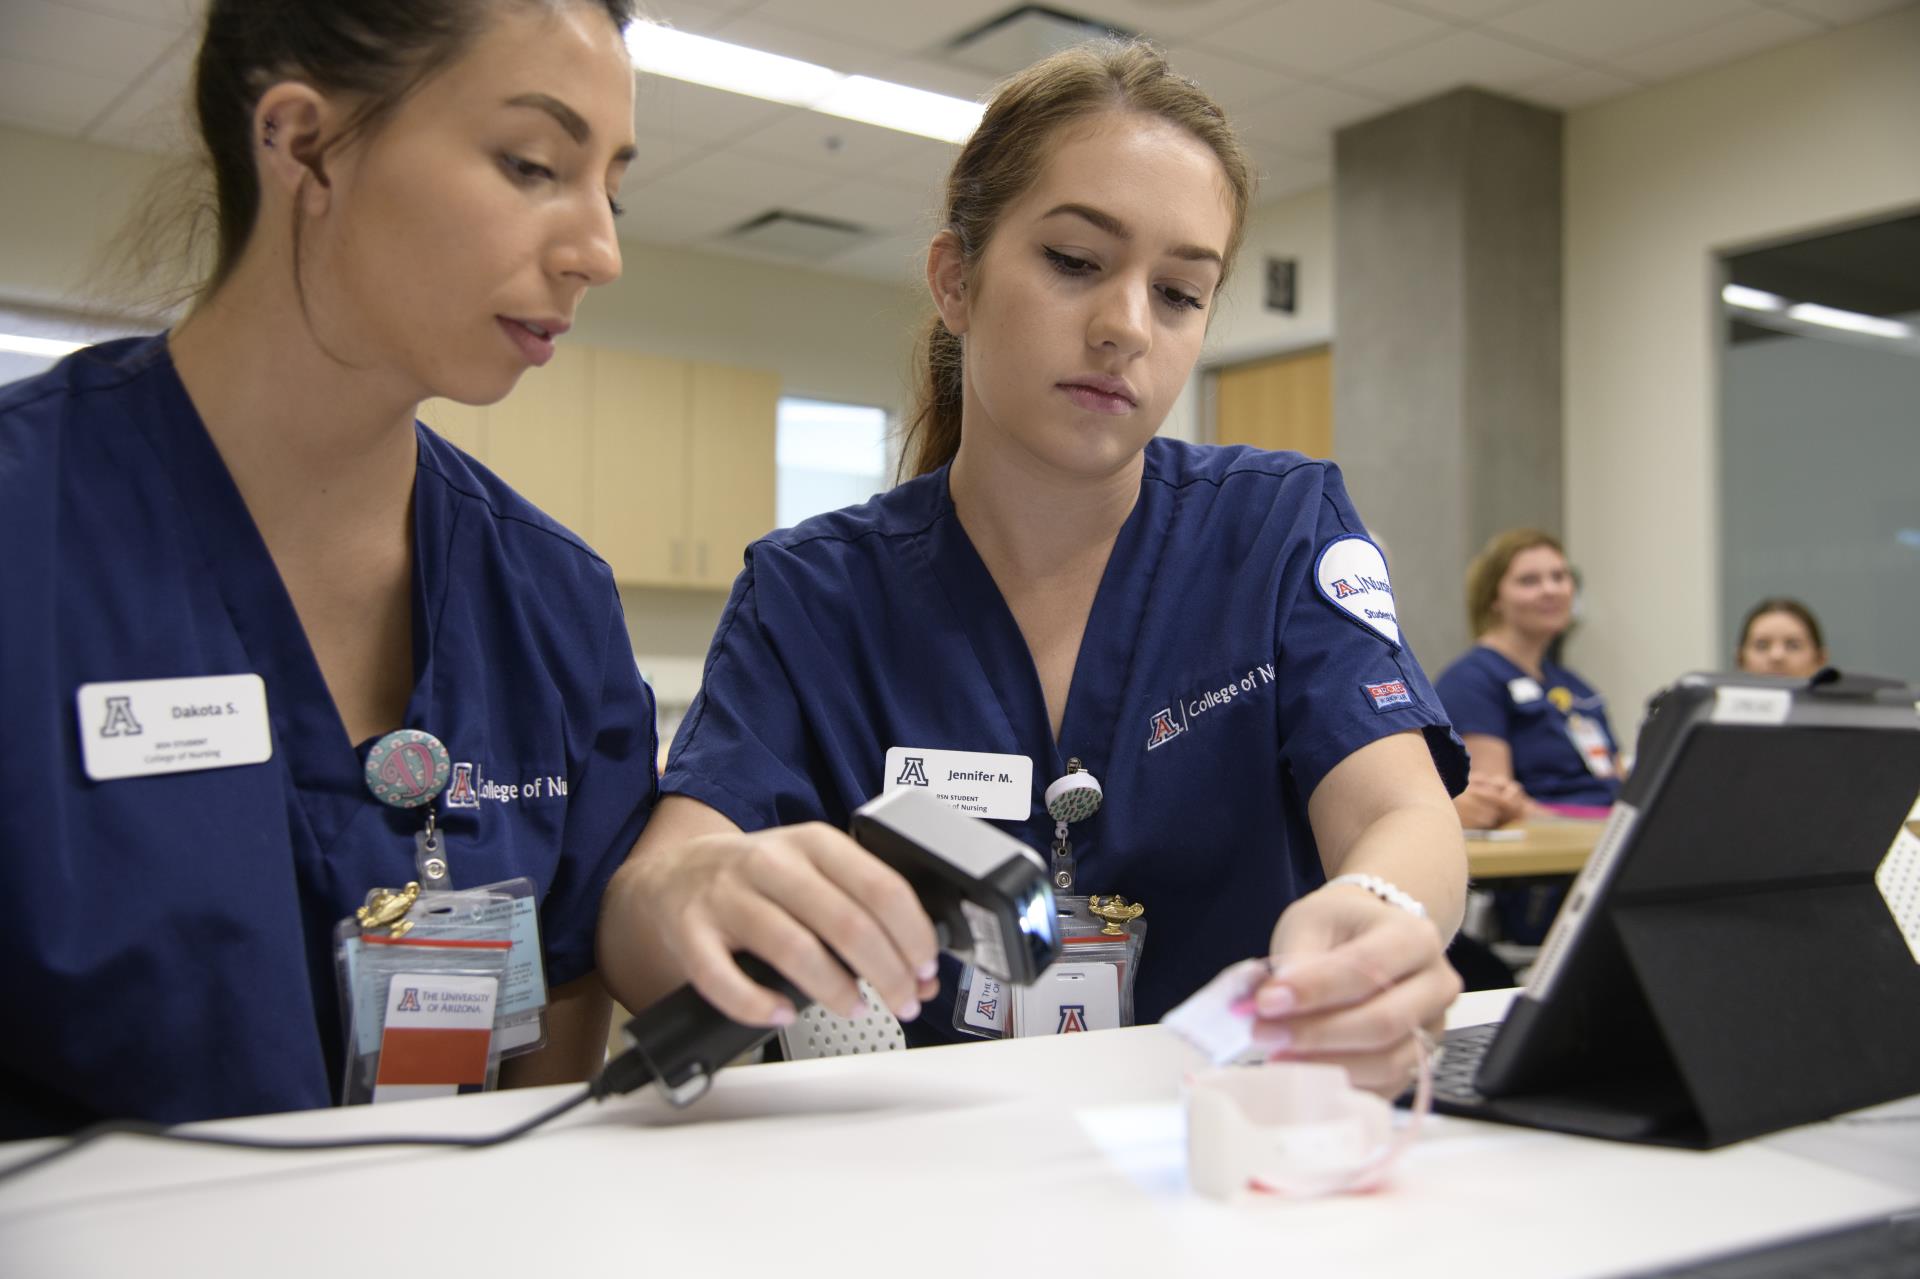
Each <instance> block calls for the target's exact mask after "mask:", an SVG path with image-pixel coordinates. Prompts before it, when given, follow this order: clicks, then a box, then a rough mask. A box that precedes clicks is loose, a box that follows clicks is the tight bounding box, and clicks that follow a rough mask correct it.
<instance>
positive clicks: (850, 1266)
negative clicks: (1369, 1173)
mask: <svg viewBox="0 0 1920 1279" xmlns="http://www.w3.org/2000/svg"><path fill="white" fill-rule="evenodd" d="M1511 997H1512V992H1484V993H1480V994H1475V995H1469V996H1466V997H1464V998H1463V999H1462V1000H1461V1001H1460V1003H1459V1004H1458V1005H1456V1008H1455V1011H1454V1013H1453V1015H1452V1017H1451V1018H1450V1020H1451V1021H1452V1023H1453V1024H1456V1025H1459V1024H1472V1023H1473V1022H1476V1021H1485V1020H1490V1019H1494V1018H1497V1017H1498V1016H1500V1015H1501V1014H1502V1012H1503V1010H1504V1008H1505V1002H1506V1000H1508V999H1510V998H1511ZM1192 1065H1193V1060H1192V1058H1191V1057H1190V1056H1189V1050H1188V1049H1187V1048H1186V1047H1185V1046H1184V1045H1182V1044H1180V1043H1179V1042H1178V1041H1177V1040H1175V1038H1174V1037H1173V1036H1172V1035H1171V1034H1170V1033H1169V1032H1167V1031H1165V1030H1163V1029H1162V1028H1160V1027H1158V1026H1144V1027H1136V1028H1133V1029H1128V1030H1117V1031H1105V1032H1096V1033H1092V1034H1084V1035H1062V1036H1055V1037H1048V1038H1041V1039H1027V1040H1014V1041H1003V1042H995V1043H984V1042H983V1043H979V1044H969V1045H961V1046H955V1047H949V1048H933V1049H922V1050H918V1051H914V1052H904V1053H903V1052H896V1053H887V1054H879V1055H868V1056H858V1057H842V1058H827V1059H820V1060H815V1061H803V1062H789V1063H783V1064H779V1065H768V1066H745V1067H735V1068H733V1069H730V1070H727V1071H724V1072H722V1073H721V1074H720V1075H719V1076H718V1077H717V1079H716V1082H715V1084H714V1088H713V1091H712V1093H710V1094H709V1095H708V1096H707V1097H706V1098H705V1099H704V1100H702V1101H700V1102H699V1103H697V1104H696V1105H694V1106H693V1107H691V1108H690V1109H688V1110H685V1111H674V1110H672V1109H671V1108H670V1107H669V1106H668V1105H666V1103H665V1102H664V1101H662V1100H661V1099H660V1098H659V1097H658V1096H657V1095H655V1094H654V1093H652V1092H651V1090H647V1091H643V1092H641V1093H636V1094H634V1095H633V1096H630V1097H626V1098H619V1099H615V1100H613V1101H611V1102H608V1103H606V1104H604V1105H599V1106H592V1107H588V1108H584V1109H582V1110H580V1111H576V1112H574V1113H572V1114H570V1115H568V1116H566V1117H564V1118H562V1119H561V1120H559V1121H557V1122H556V1123H555V1124H553V1125H552V1126H551V1127H550V1128H548V1129H545V1130H542V1131H539V1132H536V1133H534V1134H532V1135H531V1136H528V1137H526V1138H524V1139H522V1140H520V1141H517V1142H514V1143H512V1144H510V1145H507V1146H504V1147H501V1148H497V1149H493V1150H487V1151H433V1150H374V1151H343V1152H319V1153H305V1154H279V1153H273V1154H262V1153H258V1152H250V1151H237V1150H220V1149H212V1148H201V1147H191V1146H181V1145H177V1144H165V1143H157V1142H150V1141H142V1140H138V1139H129V1138H114V1139H110V1140H108V1141H106V1142H103V1143H101V1144H100V1145H99V1146H97V1147H91V1148H88V1149H86V1150H83V1151H80V1152H78V1153H76V1154H75V1155H73V1156H71V1157H70V1158H68V1159H65V1160H62V1161H60V1162H59V1163H56V1164H52V1165H49V1166H48V1167H46V1168H44V1169H42V1170H40V1171H38V1172H36V1173H33V1174H31V1175H29V1176H27V1177H25V1178H23V1179H22V1180H21V1181H19V1182H17V1183H0V1273H5V1274H8V1275H23V1276H24V1275H33V1276H42V1275H46V1276H56V1275H125V1274H133V1273H150V1272H152V1270H153V1269H154V1267H155V1265H158V1266H159V1269H160V1270H161V1272H162V1273H173V1272H175V1271H176V1270H178V1271H180V1272H186V1271H188V1270H191V1272H192V1273H194V1274H195V1275H196V1277H198V1276H206V1275H227V1274H233V1275H239V1274H249V1275H255V1274H271V1275H323V1274H324V1275H338V1274H339V1273H341V1272H342V1271H343V1270H346V1269H347V1268H350V1267H351V1268H354V1269H362V1268H371V1269H375V1270H378V1271H380V1272H385V1273H395V1272H397V1273H402V1274H405V1273H418V1271H417V1269H416V1268H417V1267H421V1266H430V1267H433V1268H434V1271H435V1272H438V1273H447V1274H487V1275H493V1274H502V1275H504V1274H514V1275H519V1274H537V1275H544V1274H548V1273H554V1274H559V1273H565V1272H566V1271H567V1270H569V1269H573V1268H577V1267H591V1268H592V1269H593V1270H594V1271H600V1272H604V1271H605V1268H607V1267H618V1268H619V1272H620V1273H622V1274H643V1273H644V1274H689V1275H697V1274H738V1273H746V1272H748V1271H749V1270H752V1271H755V1272H759V1273H769V1274H796V1273H797V1274H822V1275H829V1274H831V1275H847V1274H852V1275H860V1274H889V1275H891V1274H913V1275H922V1274H924V1275H947V1274H978V1273H982V1272H990V1271H1000V1270H1005V1269H1006V1268H1007V1267H1009V1266H1015V1267H1017V1268H1018V1270H1019V1272H1021V1273H1033V1272H1035V1271H1036V1270H1037V1269H1039V1268H1042V1267H1044V1268H1046V1269H1048V1270H1054V1271H1057V1270H1058V1268H1060V1267H1063V1266H1070V1265H1077V1266H1080V1267H1084V1268H1086V1269H1088V1270H1092V1269H1094V1268H1096V1267H1097V1268H1098V1270H1099V1272H1100V1273H1101V1274H1102V1275H1103V1276H1105V1275H1135V1274H1138V1275H1155V1276H1168V1275H1187V1274H1224V1273H1228V1272H1229V1271H1238V1270H1241V1269H1245V1268H1250V1267H1253V1266H1260V1267H1262V1268H1268V1269H1272V1268H1276V1267H1277V1269H1276V1270H1275V1272H1276V1273H1285V1274H1287V1275H1290V1276H1291V1275H1310V1274H1322V1273H1325V1274H1339V1275H1343V1276H1369V1275H1380V1276H1392V1277H1393V1279H1407V1277H1409V1276H1419V1279H1436V1277H1438V1276H1448V1275H1488V1274H1499V1273H1513V1274H1527V1275H1533V1276H1553V1275H1604V1274H1617V1273H1620V1272H1622V1271H1626V1270H1630V1269H1633V1268H1636V1267H1640V1266H1645V1265H1648V1264H1651V1263H1653V1262H1655V1261H1659V1260H1663V1259H1670V1258H1678V1257H1686V1256H1697V1255H1704V1254H1708V1253H1711V1252H1714V1251H1719V1250H1724V1249H1726V1248H1729V1247H1732V1246H1735V1245H1737V1244H1740V1243H1744V1242H1748V1241H1757V1240H1761V1239H1765V1238H1780V1237H1786V1236H1789V1235H1792V1234H1795V1233H1801V1232H1804V1231H1808V1230H1812V1229H1816V1228H1819V1227H1823V1226H1827V1225H1830V1224H1835V1223H1839V1222H1842V1221H1848V1220H1853V1219H1857V1218H1862V1217H1866V1216H1869V1215H1873V1214H1877V1213H1884V1212H1888V1211H1893V1210H1896V1209H1899V1208H1902V1207H1905V1206H1909V1205H1912V1204H1915V1203H1920V1178H1916V1177H1914V1176H1910V1175H1909V1173H1910V1172H1912V1171H1913V1170H1912V1169H1911V1168H1910V1167H1909V1165H1910V1164H1912V1163H1913V1162H1914V1161H1913V1160H1912V1159H1909V1158H1905V1157H1903V1156H1902V1155H1901V1154H1899V1153H1898V1151H1896V1152H1894V1153H1893V1154H1891V1155H1890V1154H1888V1153H1887V1151H1886V1149H1885V1147H1884V1143H1881V1145H1879V1146H1875V1147H1874V1149H1875V1151H1877V1152H1878V1157H1880V1158H1882V1159H1883V1160H1886V1161H1887V1162H1886V1164H1885V1166H1884V1167H1883V1168H1876V1167H1870V1166H1868V1165H1865V1164H1862V1163H1860V1161H1858V1160H1853V1161H1850V1160H1849V1159H1848V1158H1846V1157H1845V1156H1844V1154H1843V1155H1842V1157H1839V1158H1835V1157H1834V1151H1833V1149H1831V1148H1829V1149H1826V1150H1822V1149H1821V1148H1820V1147H1821V1144H1822V1143H1823V1142H1825V1143H1826V1145H1827V1146H1828V1147H1832V1146H1833V1145H1834V1143H1835V1141H1838V1142H1839V1143H1840V1145H1842V1146H1844V1145H1845V1142H1846V1140H1847V1139H1848V1137H1849V1134H1847V1133H1835V1132H1828V1131H1825V1130H1828V1129H1831V1128H1832V1125H1816V1126H1815V1127H1814V1128H1813V1129H1809V1130H1801V1131H1800V1132H1799V1133H1797V1134H1786V1135H1785V1138H1784V1139H1768V1140H1764V1141H1758V1142H1747V1143H1743V1144H1741V1145H1738V1146H1734V1147H1731V1148H1728V1149H1725V1150H1720V1151H1713V1152H1707V1153H1700V1152H1694V1151H1679V1150H1662V1149H1653V1148H1643V1147H1636V1146H1626V1145H1617V1144H1612V1143H1606V1142H1599V1141H1590V1140H1585V1139H1581V1138H1574V1137H1565V1136H1557V1135H1554V1134H1549V1133H1542V1132H1533V1131H1529V1130H1526V1129H1520V1128H1508V1127H1500V1126H1495V1125H1487V1124H1481V1123H1476V1122H1472V1121H1467V1120H1458V1119H1447V1118H1441V1117H1429V1119H1428V1120H1427V1121H1426V1126H1425V1128H1424V1130H1423V1132H1422V1133H1421V1135H1420V1138H1419V1140H1418V1141H1417V1142H1415V1143H1414V1145H1413V1146H1412V1147H1411V1148H1410V1149H1409V1150H1408V1152H1407V1153H1406V1155H1405V1157H1404V1158H1403V1159H1402V1160H1401V1162H1400V1164H1399V1165H1398V1167H1397V1168H1396V1169H1395V1171H1394V1174H1393V1176H1392V1179H1391V1181H1390V1183H1389V1184H1388V1185H1387V1186H1386V1187H1385V1188H1384V1189H1382V1190H1379V1191H1376V1192H1374V1193H1371V1194H1364V1195H1350V1196H1336V1197H1333V1198H1329V1199H1321V1200H1311V1201H1293V1200H1283V1199H1278V1198H1272V1197H1248V1198H1244V1199H1241V1200H1236V1201H1232V1202H1218V1201H1214V1200H1210V1199H1206V1198H1203V1197H1201V1196H1199V1195H1197V1194H1195V1193H1194V1192H1192V1191H1191V1190H1190V1189H1189V1188H1188V1186H1187V1183H1186V1172H1185V1136H1184V1118H1183V1115H1184V1112H1183V1108H1182V1103H1181V1100H1180V1089H1181V1080H1182V1078H1183V1076H1184V1075H1185V1073H1186V1072H1187V1070H1188V1069H1189V1068H1190V1067H1191V1066H1192ZM566 1092H567V1089H565V1088H547V1089H532V1090H523V1091H517V1092H504V1093H493V1094H488V1095H485V1096H478V1097H466V1098H454V1099H448V1100H443V1101H422V1102H410V1103H401V1104H396V1105H389V1106H381V1107H355V1108H352V1109H348V1110H331V1111H317V1112H306V1113H299V1114H289V1115H276V1116H266V1117H260V1118H255V1119H246V1120H229V1121H225V1123H224V1124H223V1125H222V1127H223V1128H224V1129H225V1130H227V1131H234V1132H245V1133H248V1134H254V1135H274V1136H282V1137H284V1136H296V1135H299V1136H309V1135H319V1134H332V1135H345V1134H351V1133H373V1132H397V1131H409V1132H413V1131H422V1132H468V1133H479V1132H486V1131H490V1130H494V1129H497V1128H500V1127H504V1126H506V1125H508V1124H510V1123H512V1122H514V1121H516V1120H518V1119H520V1118H523V1117H525V1116H528V1115H531V1114H533V1113H535V1112H537V1111H538V1110H539V1109H541V1108H543V1107H545V1106H548V1105H551V1104H552V1103H553V1102H554V1101H556V1100H558V1099H560V1098H562V1097H564V1096H565V1095H566ZM1861 1131H1863V1132H1864V1131H1866V1130H1865V1129H1862V1130H1861ZM1795 1139H1798V1140H1799V1141H1800V1142H1801V1145H1802V1148H1800V1149H1796V1148H1795V1147H1794V1145H1793V1142H1794V1140H1795ZM1809 1142H1811V1147H1810V1148H1809V1147H1808V1143H1809ZM36 1148H37V1144H36V1143H19V1144H18V1145H15V1146H5V1147H0V1159H4V1158H6V1157H8V1156H11V1155H13V1154H15V1153H20V1154H25V1153H30V1152H31V1151H32V1150H33V1149H36ZM1849 1162H1852V1163H1853V1164H1854V1165H1855V1166H1853V1167H1847V1166H1845V1165H1847V1164H1848V1163H1849ZM1862 1167H1866V1168H1867V1171H1865V1172H1863V1171H1861V1168H1862Z"/></svg>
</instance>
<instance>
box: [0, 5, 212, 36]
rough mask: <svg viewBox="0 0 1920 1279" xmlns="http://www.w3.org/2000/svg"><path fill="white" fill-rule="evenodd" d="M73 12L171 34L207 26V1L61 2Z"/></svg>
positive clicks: (197, 29)
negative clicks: (88, 12)
mask: <svg viewBox="0 0 1920 1279" xmlns="http://www.w3.org/2000/svg"><path fill="white" fill-rule="evenodd" d="M9 2H10V3H11V0H9ZM59 3H61V4H62V5H64V6H66V7H67V8H72V9H91V10H92V11H93V12H95V13H105V14H111V15H112V16H114V17H116V18H131V19H132V20H133V21H135V22H144V23H146V24H147V25H148V26H150V27H164V28H166V29H167V30H168V31H169V32H174V33H178V32H181V31H189V30H191V31H196V32H197V31H199V30H200V29H201V27H202V26H203V25H204V24H205V20H206V13H207V3H206V0H59Z"/></svg>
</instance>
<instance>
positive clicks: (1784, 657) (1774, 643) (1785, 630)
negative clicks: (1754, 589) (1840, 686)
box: [1734, 595, 1827, 679]
mask: <svg viewBox="0 0 1920 1279" xmlns="http://www.w3.org/2000/svg"><path fill="white" fill-rule="evenodd" d="M1734 658H1735V660H1736V662H1737V663H1738V664H1739V667H1740V669H1741V670H1743V671H1751V672H1753V673H1754V674H1756V675H1788V676H1792V677H1794V678H1796V679H1805V678H1806V677H1807V676H1809V675H1812V674H1814V673H1815V672H1817V671H1818V670H1819V669H1820V668H1821V667H1823V666H1825V665H1826V664H1827V642H1826V640H1825V639H1824V638H1822V636H1821V634H1820V620H1819V619H1818V618H1816V617H1815V616H1814V615H1813V610H1812V609H1810V608H1808V607H1807V606H1806V605H1805V604H1802V603H1801V602H1800V601H1799V600H1796V599H1789V598H1787V597H1786V596H1784V595H1779V596H1774V597H1772V598H1770V599H1764V600H1761V601H1760V602H1759V603H1758V604H1755V605H1754V606H1753V607H1752V608H1751V609H1749V610H1748V611H1747V620H1746V621H1745V622H1743V623H1741V625H1740V643H1739V644H1738V645H1737V646H1736V647H1735V648H1734Z"/></svg>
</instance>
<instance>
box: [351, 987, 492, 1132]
mask: <svg viewBox="0 0 1920 1279" xmlns="http://www.w3.org/2000/svg"><path fill="white" fill-rule="evenodd" d="M499 991H500V982H499V979H498V978H495V977H481V976H471V975H465V976H463V975H454V974H441V973H431V972H399V973H395V974H393V976H392V977H391V978H389V979H388V983H387V1007H386V1017H385V1022H386V1025H385V1027H384V1029H383V1030H382V1031H381V1033H380V1065H379V1073H378V1074H377V1075H376V1076H375V1077H374V1085H373V1100H374V1102H375V1103H376V1104H378V1103H380V1102H387V1101H412V1100H415V1099H416V1098H420V1097H448V1096H452V1095H453V1094H454V1093H457V1092H459V1091H460V1090H461V1089H462V1088H463V1087H466V1088H480V1087H484V1086H485V1085H486V1083H487V1076H488V1070H489V1064H490V1059H491V1057H492V1047H493V1018H494V1009H495V1004H496V1002H497V997H498V995H499Z"/></svg>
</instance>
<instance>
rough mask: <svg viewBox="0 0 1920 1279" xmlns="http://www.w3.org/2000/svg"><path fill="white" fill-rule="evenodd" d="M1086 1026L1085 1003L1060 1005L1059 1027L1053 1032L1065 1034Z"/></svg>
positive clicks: (1083, 1028)
mask: <svg viewBox="0 0 1920 1279" xmlns="http://www.w3.org/2000/svg"><path fill="white" fill-rule="evenodd" d="M1086 1028H1087V1006H1086V1005H1085V1004H1062V1005H1060V1028H1059V1029H1058V1030H1056V1031H1054V1032H1053V1033H1054V1034H1056V1035H1065V1034H1070V1033H1072V1032H1073V1031H1076V1030H1085V1029H1086Z"/></svg>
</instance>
